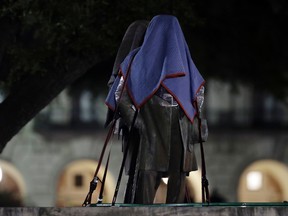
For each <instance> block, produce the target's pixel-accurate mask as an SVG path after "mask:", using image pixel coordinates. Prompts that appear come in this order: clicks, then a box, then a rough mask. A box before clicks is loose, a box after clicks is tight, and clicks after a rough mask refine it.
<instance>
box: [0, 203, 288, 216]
mask: <svg viewBox="0 0 288 216" xmlns="http://www.w3.org/2000/svg"><path fill="white" fill-rule="evenodd" d="M287 207H288V205H287V203H285V204H283V203H281V204H273V205H272V204H264V203H263V205H260V204H251V205H246V203H243V204H240V205H235V204H234V205H233V204H231V205H223V204H217V205H215V204H214V205H209V206H208V205H200V204H199V205H190V204H189V205H151V206H144V205H142V206H141V205H115V206H111V205H100V206H91V207H73V208H54V207H24V208H21V207H19V208H11V207H7V208H0V215H1V216H14V215H15V216H16V215H17V216H60V215H65V216H70V215H71V216H72V215H75V216H90V215H91V216H92V215H93V216H94V215H101V216H114V215H117V216H120V215H125V216H132V215H133V216H134V215H137V216H140V215H149V216H150V215H159V216H163V215H181V216H182V215H183V216H185V215H187V216H188V215H189V216H190V215H193V216H204V215H209V216H230V215H233V216H246V215H247V216H252V215H253V216H254V215H257V216H258V215H259V216H282V215H288V208H287Z"/></svg>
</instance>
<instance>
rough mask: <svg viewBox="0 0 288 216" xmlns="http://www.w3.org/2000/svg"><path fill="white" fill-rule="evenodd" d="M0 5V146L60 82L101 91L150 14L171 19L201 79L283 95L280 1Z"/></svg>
mask: <svg viewBox="0 0 288 216" xmlns="http://www.w3.org/2000/svg"><path fill="white" fill-rule="evenodd" d="M0 7H1V8H0V28H1V34H0V89H1V90H2V91H5V100H4V101H3V102H0V152H1V151H2V150H3V148H4V147H5V145H6V143H7V142H8V141H9V140H10V139H11V138H12V137H13V136H14V135H15V134H17V133H18V131H19V130H20V129H21V128H22V127H23V126H24V125H25V124H26V123H27V122H29V121H30V120H31V119H32V118H33V117H34V116H35V115H36V114H37V113H38V112H39V111H41V109H43V108H44V107H45V106H46V105H47V104H49V102H50V101H51V100H52V99H53V98H54V97H56V96H57V95H58V94H59V93H60V92H61V91H62V90H63V89H65V88H67V87H69V88H79V87H80V88H88V87H91V90H92V91H93V92H94V93H95V94H98V93H99V92H100V91H107V87H106V83H107V81H108V77H109V75H110V71H111V68H112V66H113V59H114V56H115V53H116V51H117V49H118V46H119V44H120V41H121V39H122V37H123V34H124V32H125V31H126V28H127V27H128V26H129V24H130V23H132V22H133V21H135V20H139V19H146V20H150V19H151V18H152V17H153V16H155V15H157V14H173V15H175V16H176V17H177V18H178V20H179V22H180V24H181V26H182V28H183V32H184V34H185V38H186V40H187V43H188V45H189V47H190V49H191V54H192V58H193V60H194V61H195V63H196V65H197V67H198V69H199V70H200V71H201V73H202V74H203V76H204V77H205V79H208V78H210V77H213V78H218V79H222V80H228V81H229V82H232V83H233V82H234V83H236V82H239V81H240V82H245V83H250V84H253V85H254V86H255V88H256V89H257V90H259V91H269V92H272V93H273V94H274V95H276V96H277V97H279V98H284V97H285V96H286V92H287V86H288V85H287V82H288V77H287V75H286V74H287V70H288V66H287V63H286V59H287V57H288V53H287V52H288V51H287V50H288V49H287V47H288V44H287V40H286V38H287V35H286V32H285V27H286V26H285V21H286V20H287V18H288V17H287V16H288V4H287V3H286V2H285V1H282V0H262V1H260V0H256V1H248V0H220V1H212V0H193V1H191V0H181V1H176V0H169V1H167V0H166V1H165V0H159V1H154V0H153V1H152V0H139V1H137V3H136V2H135V1H133V0H123V1H116V0H111V1H107V0H57V1H52V0H47V1H41V0H16V1H11V0H3V1H2V2H1V3H0ZM105 64H106V65H107V66H105ZM101 65H104V67H100V66H101ZM85 77H88V79H85ZM91 83H92V84H91Z"/></svg>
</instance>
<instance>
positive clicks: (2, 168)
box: [0, 160, 26, 206]
mask: <svg viewBox="0 0 288 216" xmlns="http://www.w3.org/2000/svg"><path fill="white" fill-rule="evenodd" d="M0 194H1V195H3V196H1V198H4V200H1V204H2V205H6V206H21V205H23V199H24V197H25V194H26V188H25V183H24V179H23V177H22V175H21V174H20V172H19V171H18V170H17V168H16V167H15V166H14V165H13V164H11V163H10V162H7V161H5V160H0Z"/></svg>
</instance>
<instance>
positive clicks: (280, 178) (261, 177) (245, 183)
mask: <svg viewBox="0 0 288 216" xmlns="http://www.w3.org/2000/svg"><path fill="white" fill-rule="evenodd" d="M287 179H288V167H287V166H286V165H285V164H282V163H280V162H278V161H275V160H260V161H256V162H254V163H252V164H251V165H249V166H248V167H247V168H246V169H245V170H244V171H243V173H242V174H241V176H240V179H239V185H238V200H239V201H240V202H282V201H284V200H288V184H287Z"/></svg>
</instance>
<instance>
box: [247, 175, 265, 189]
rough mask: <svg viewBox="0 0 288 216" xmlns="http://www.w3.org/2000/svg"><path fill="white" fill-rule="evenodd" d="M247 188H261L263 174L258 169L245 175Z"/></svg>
mask: <svg viewBox="0 0 288 216" xmlns="http://www.w3.org/2000/svg"><path fill="white" fill-rule="evenodd" d="M246 183H247V189H248V190H250V191H257V190H260V189H261V188H262V185H263V174H262V173H261V172H259V171H251V172H249V173H248V174H247V176H246Z"/></svg>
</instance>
